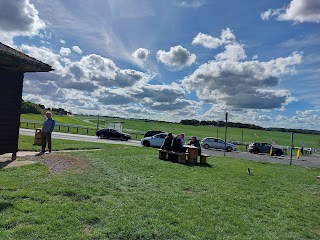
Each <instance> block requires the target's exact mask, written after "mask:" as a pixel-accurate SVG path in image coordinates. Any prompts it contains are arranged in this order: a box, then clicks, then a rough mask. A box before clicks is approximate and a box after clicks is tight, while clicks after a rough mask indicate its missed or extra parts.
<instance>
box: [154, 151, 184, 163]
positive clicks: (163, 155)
mask: <svg viewBox="0 0 320 240" xmlns="http://www.w3.org/2000/svg"><path fill="white" fill-rule="evenodd" d="M158 151H159V159H162V160H167V155H168V154H172V155H176V156H177V157H178V163H186V156H187V155H189V154H188V153H185V152H174V151H169V150H163V149H158Z"/></svg>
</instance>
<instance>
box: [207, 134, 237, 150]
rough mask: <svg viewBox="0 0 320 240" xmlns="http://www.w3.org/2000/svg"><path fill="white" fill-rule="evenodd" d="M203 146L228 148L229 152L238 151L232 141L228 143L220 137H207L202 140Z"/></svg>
mask: <svg viewBox="0 0 320 240" xmlns="http://www.w3.org/2000/svg"><path fill="white" fill-rule="evenodd" d="M201 146H202V147H204V148H205V149H208V148H217V149H226V150H227V151H228V152H231V151H236V146H235V145H234V144H232V143H228V142H227V143H226V144H225V141H223V140H222V139H220V138H213V137H206V138H204V139H202V140H201Z"/></svg>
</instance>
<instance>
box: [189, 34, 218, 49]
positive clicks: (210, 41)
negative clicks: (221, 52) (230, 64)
mask: <svg viewBox="0 0 320 240" xmlns="http://www.w3.org/2000/svg"><path fill="white" fill-rule="evenodd" d="M192 44H193V45H202V46H204V47H205V48H211V49H213V48H217V47H219V46H221V45H222V44H223V42H222V40H221V39H219V38H214V37H211V36H210V35H207V34H204V33H198V35H197V36H196V37H195V38H194V39H193V40H192Z"/></svg>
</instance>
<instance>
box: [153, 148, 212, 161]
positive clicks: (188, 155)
mask: <svg viewBox="0 0 320 240" xmlns="http://www.w3.org/2000/svg"><path fill="white" fill-rule="evenodd" d="M183 149H184V151H183V152H174V151H170V150H164V149H158V151H159V159H162V160H170V158H169V155H170V154H171V155H176V156H177V161H178V163H187V162H188V163H190V164H195V163H197V162H198V156H199V155H198V153H199V148H198V147H195V146H192V145H183ZM199 157H200V163H206V162H207V158H208V157H210V156H209V155H206V154H201V155H200V156H199Z"/></svg>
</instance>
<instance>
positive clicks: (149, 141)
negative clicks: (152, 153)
mask: <svg viewBox="0 0 320 240" xmlns="http://www.w3.org/2000/svg"><path fill="white" fill-rule="evenodd" d="M166 136H167V133H158V134H156V135H154V136H151V137H145V138H142V139H141V145H143V146H146V147H161V145H162V144H163V142H164V139H165V137H166Z"/></svg>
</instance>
